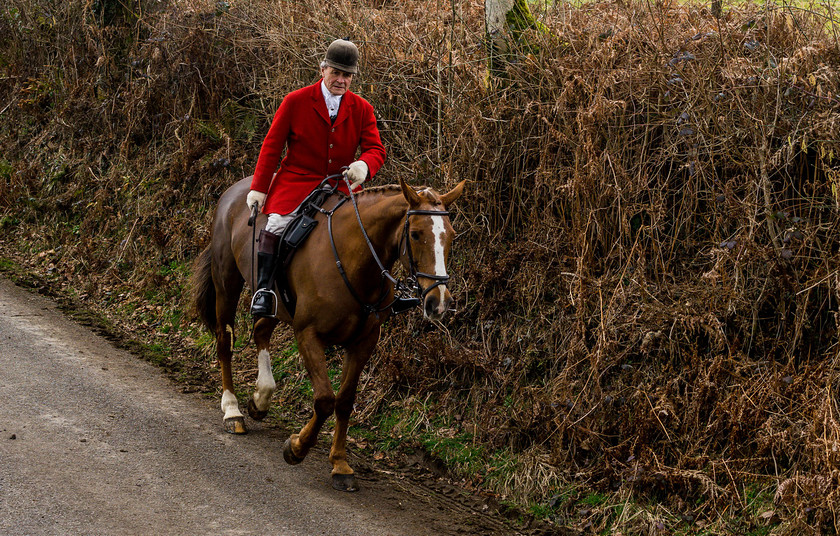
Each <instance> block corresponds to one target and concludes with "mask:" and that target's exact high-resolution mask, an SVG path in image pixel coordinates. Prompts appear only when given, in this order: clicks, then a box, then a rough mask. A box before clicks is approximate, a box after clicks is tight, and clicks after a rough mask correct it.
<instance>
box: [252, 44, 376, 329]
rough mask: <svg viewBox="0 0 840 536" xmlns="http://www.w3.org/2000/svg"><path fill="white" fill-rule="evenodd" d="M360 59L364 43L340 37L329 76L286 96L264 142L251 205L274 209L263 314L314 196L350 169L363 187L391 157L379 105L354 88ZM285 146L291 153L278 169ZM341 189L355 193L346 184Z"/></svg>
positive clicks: (262, 265) (324, 69) (258, 304)
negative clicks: (280, 251)
mask: <svg viewBox="0 0 840 536" xmlns="http://www.w3.org/2000/svg"><path fill="white" fill-rule="evenodd" d="M358 62H359V49H358V48H356V45H354V44H353V43H351V42H350V41H348V40H346V39H336V40H335V41H333V42H332V43H331V44H330V46H329V48H328V49H327V53H326V55H325V57H324V61H322V62H321V76H322V78H321V80H319V81H318V82H317V83H315V84H314V85H311V86H308V87H304V88H302V89H299V90H297V91H293V92H292V93H289V94H288V95H287V96H286V98H284V99H283V102H282V103H281V104H280V108H279V109H278V110H277V113H276V114H275V115H274V121H273V122H272V124H271V128H270V129H269V130H268V134H267V135H266V137H265V140H264V141H263V145H262V149H260V156H259V159H258V160H257V168H256V170H255V171H254V178H253V180H252V181H251V191H250V192H248V197H247V200H246V202H247V203H248V207H250V208H253V207H254V206H256V208H257V210H262V212H264V213H265V214H268V221H267V223H266V226H265V229H264V230H262V231H260V238H259V249H258V254H257V287H258V290H257V291H256V292H255V293H254V299H253V301H252V304H251V314H252V315H254V316H255V317H263V316H274V307H275V300H276V296H274V293H273V292H272V291H271V288H272V286H273V281H272V274H273V272H274V264H275V262H276V261H275V256H276V252H277V247H278V245H279V242H280V237H281V236H282V234H283V230H284V229H285V228H286V225H288V223H289V222H290V221H292V220H293V219H294V216H295V211H296V210H297V209H298V207H299V205H300V204H301V202H303V200H304V199H305V198H306V196H307V195H308V194H309V193H310V192H311V191H312V190H313V189H314V188H316V187H317V186H318V185H319V184H320V182H321V181H322V180H323V179H324V178H325V177H326V176H327V175H333V174H336V173H338V172H339V171H340V170H341V168H342V167H345V166H348V169H347V170H346V171H344V175H345V176H346V177H347V178H348V179H349V181H350V183H351V188H352V189H353V191H357V190H359V189H360V188H361V184H362V183H363V182H365V181H366V180H368V179H369V178H371V177H373V175H375V174H376V172H377V171H379V168H380V167H382V164H383V163H384V162H385V147H383V145H382V140H381V139H380V137H379V130H378V129H377V128H376V118H375V117H374V114H373V107H372V106H371V105H370V103H368V102H367V101H366V100H365V99H363V98H361V97H359V96H358V95H356V94H355V93H353V92H351V91H350V84H351V83H352V82H353V76H354V75H356V74H358V72H359V68H358ZM284 148H286V156H285V158H283V161H282V162H280V169H279V170H277V173H275V170H276V169H277V163H278V162H279V161H280V156H281V155H282V152H283V149H284ZM358 150H360V151H361V152H360V154H359V157H358V158H356V152H357V151H358ZM339 189H340V190H341V191H343V192H344V193H348V190H347V186H346V185H345V184H341V185H340V186H339Z"/></svg>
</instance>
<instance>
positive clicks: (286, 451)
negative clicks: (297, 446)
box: [283, 439, 303, 465]
mask: <svg viewBox="0 0 840 536" xmlns="http://www.w3.org/2000/svg"><path fill="white" fill-rule="evenodd" d="M283 459H284V460H286V463H288V464H289V465H297V464H299V463H300V462H302V461H303V458H298V457H297V456H295V454H294V453H293V452H292V440H291V439H287V440H286V442H285V443H283Z"/></svg>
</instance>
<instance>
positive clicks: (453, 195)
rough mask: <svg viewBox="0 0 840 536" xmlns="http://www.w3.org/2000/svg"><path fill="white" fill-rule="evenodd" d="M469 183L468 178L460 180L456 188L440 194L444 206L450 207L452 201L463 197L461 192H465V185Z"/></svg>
mask: <svg viewBox="0 0 840 536" xmlns="http://www.w3.org/2000/svg"><path fill="white" fill-rule="evenodd" d="M466 184H467V179H464V180H462V181H461V182H459V183H458V184H457V185H456V186H455V188H452V189H451V190H449V191H448V192H446V193H445V194H443V195H442V196H440V200H441V202H442V203H443V206H445V207H448V206H449V205H451V204H452V203H454V202H455V201H457V200H458V198H459V197H461V194H462V193H464V186H466Z"/></svg>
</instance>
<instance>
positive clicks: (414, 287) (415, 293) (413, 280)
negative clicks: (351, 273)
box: [318, 174, 449, 314]
mask: <svg viewBox="0 0 840 536" xmlns="http://www.w3.org/2000/svg"><path fill="white" fill-rule="evenodd" d="M338 178H344V181H345V182H346V183H347V187H348V189H349V191H350V200H351V201H352V203H353V209H354V210H355V211H356V221H358V222H359V228H360V229H361V230H362V236H364V237H365V242H366V243H367V246H368V249H369V250H370V254H371V255H372V256H373V259H374V260H375V261H376V264H377V266H379V270H380V275H381V278H382V294H381V297H380V298H379V299H378V300H377V301H376V302H374V303H372V304H370V303H365V302H364V301H363V300H362V299H361V297H360V296H359V294H358V293H357V292H356V290H355V289H354V288H353V285H352V284H351V283H350V279H349V278H348V277H347V272H345V270H344V266H343V265H342V263H341V259H340V258H339V256H338V249H337V248H336V246H335V237H334V236H333V228H332V216H333V214H334V213H335V211H336V210H338V208H339V207H341V205H343V204H344V203H345V202H346V201H347V198H344V199H342V200H341V201H339V202H338V203H337V204H336V205H335V207H333V208H332V210H324V209H322V208H319V209H318V210H319V211H320V212H321V213H323V214H324V215H326V216H327V229H328V230H329V235H330V244H331V245H332V250H333V255H334V256H335V265H336V267H337V268H338V272H339V273H340V274H341V278H342V279H343V280H344V284H345V285H347V288H348V289H349V290H350V294H351V295H352V296H353V298H355V300H356V301H357V302H359V304H360V305H361V306H362V308H363V309H364V311H365V313H366V314H370V313H379V312H382V311H385V310H387V309H391V310H392V311H393V312H394V313H401V312H404V311H407V310H409V309H411V308H413V307H416V306H418V305H420V304H421V303H422V302H423V299H424V298H425V297H426V295H427V294H428V293H429V292H431V291H432V290H433V289H435V288H437V287H439V286H441V285H446V284H447V283H448V282H449V276H448V275H435V274H427V273H424V272H420V271H418V270H417V263H416V262H415V261H414V254H413V253H412V251H411V243H410V241H409V236H408V235H409V225H408V223H409V218H410V217H411V216H449V211H446V210H408V211H406V213H405V223H404V224H403V236H402V240H401V241H402V242H403V244H404V247H405V251H406V253H407V254H408V271H409V275H408V277H407V278H406V282H405V283H403V282H402V281H400V280H398V279H396V278H395V277H394V276H393V275H391V272H390V271H389V270H388V269H387V268H385V266H384V265H383V264H382V261H381V260H379V256H378V255H377V254H376V250H375V249H374V247H373V243H371V241H370V237H368V234H367V231H365V226H364V225H362V216H361V214H359V205H358V204H357V203H356V196H355V195H353V190H352V189H350V181H349V180H348V179H347V178H346V177H343V176H342V175H341V174H337V175H330V176H329V177H327V178H326V179H324V181H323V182H322V183H321V184H322V185H323V184H324V183H328V181H329V180H332V179H338ZM337 187H338V185H337V184H336V187H335V188H334V189H333V191H335V189H337ZM418 277H424V278H426V279H431V280H433V281H434V283H433V284H432V285H430V286H429V287H428V288H427V289H425V290H423V288H422V287H421V286H420V283H419V282H418V281H417V278H418ZM387 281H390V282H391V284H392V285H394V293H395V296H394V299H393V301H391V303H389V304H387V305H385V306H382V303H383V302H384V301H385V298H386V297H387V296H388V289H387V288H386V282H387Z"/></svg>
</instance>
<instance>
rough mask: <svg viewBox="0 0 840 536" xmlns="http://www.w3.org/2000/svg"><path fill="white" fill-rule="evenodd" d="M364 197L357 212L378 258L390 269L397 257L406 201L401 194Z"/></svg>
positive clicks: (406, 207)
mask: <svg viewBox="0 0 840 536" xmlns="http://www.w3.org/2000/svg"><path fill="white" fill-rule="evenodd" d="M370 197H371V198H369V199H366V200H365V201H366V202H364V203H361V204H360V206H359V212H360V214H361V216H362V221H363V222H364V225H365V232H367V234H368V237H369V238H370V241H371V243H372V244H373V246H374V248H375V249H376V250H377V252H378V255H379V256H380V260H381V261H382V263H383V264H384V265H385V267H386V268H388V269H390V268H391V266H393V264H394V262H395V261H396V260H397V258H398V257H399V252H398V247H399V242H400V238H401V236H402V235H401V231H402V225H403V223H404V221H405V213H406V211H407V210H408V202H407V201H406V200H405V198H404V197H403V196H402V195H399V194H396V195H383V196H381V197H380V198H373V196H370Z"/></svg>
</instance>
